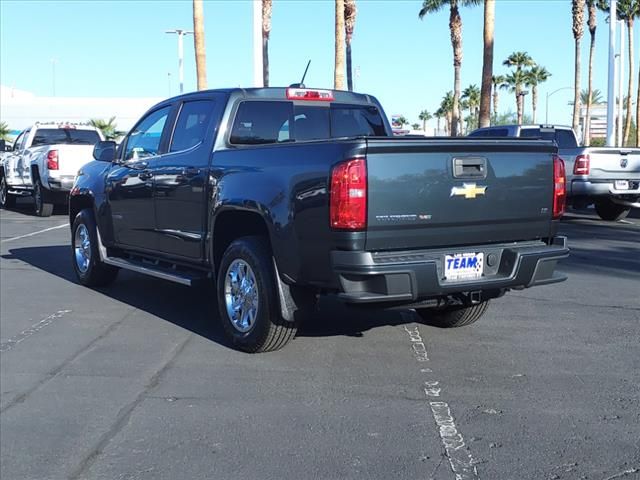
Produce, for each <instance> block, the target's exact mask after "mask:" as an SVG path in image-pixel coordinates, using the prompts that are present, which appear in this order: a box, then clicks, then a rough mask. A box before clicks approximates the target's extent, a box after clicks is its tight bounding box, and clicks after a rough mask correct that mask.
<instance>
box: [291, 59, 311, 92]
mask: <svg viewBox="0 0 640 480" xmlns="http://www.w3.org/2000/svg"><path fill="white" fill-rule="evenodd" d="M309 65H311V60H309V61H308V62H307V68H305V69H304V74H303V75H302V80H300V83H292V84H291V85H289V87H291V88H305V87H304V79H305V78H306V76H307V72H308V71H309Z"/></svg>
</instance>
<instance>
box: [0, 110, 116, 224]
mask: <svg viewBox="0 0 640 480" xmlns="http://www.w3.org/2000/svg"><path fill="white" fill-rule="evenodd" d="M101 140H103V136H102V133H101V132H100V131H99V130H98V129H96V128H94V127H91V126H89V125H74V124H48V123H36V124H35V125H33V126H32V127H30V128H27V129H26V130H24V131H23V132H22V133H20V135H18V137H17V138H16V141H15V143H14V147H13V148H10V151H9V152H7V153H5V155H3V156H2V158H0V206H2V207H12V206H13V205H15V202H16V198H17V197H19V196H33V199H34V203H35V211H36V215H38V216H40V217H48V216H49V215H51V213H52V212H53V207H54V205H55V204H66V203H67V200H68V197H69V190H70V189H71V186H72V185H73V180H74V178H75V176H76V173H77V172H78V170H79V169H80V167H81V166H82V165H84V164H85V163H87V162H88V161H90V160H92V158H93V157H92V152H93V146H94V145H95V144H96V143H97V142H99V141H101Z"/></svg>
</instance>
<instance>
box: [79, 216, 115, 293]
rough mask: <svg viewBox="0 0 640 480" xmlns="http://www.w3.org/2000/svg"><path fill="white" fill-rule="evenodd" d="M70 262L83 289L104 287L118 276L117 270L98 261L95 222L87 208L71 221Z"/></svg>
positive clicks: (98, 253)
mask: <svg viewBox="0 0 640 480" xmlns="http://www.w3.org/2000/svg"><path fill="white" fill-rule="evenodd" d="M71 262H72V264H73V270H74V271H75V272H76V277H77V278H78V283H80V284H81V285H84V286H85V287H104V286H107V285H109V284H110V283H112V282H113V281H114V280H115V279H116V277H117V276H118V268H116V267H113V266H111V265H106V264H104V263H102V262H101V261H100V252H99V251H98V233H97V227H96V222H95V219H94V218H93V212H92V211H91V210H90V209H88V208H85V209H84V210H81V211H80V213H78V215H76V218H75V220H74V221H73V227H72V228H71Z"/></svg>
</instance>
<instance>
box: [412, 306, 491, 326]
mask: <svg viewBox="0 0 640 480" xmlns="http://www.w3.org/2000/svg"><path fill="white" fill-rule="evenodd" d="M488 307H489V300H485V301H484V302H480V303H478V304H476V305H468V306H458V305H455V306H450V307H444V308H442V309H430V308H423V309H416V313H417V314H418V315H419V316H420V317H422V319H423V320H424V321H425V323H427V324H429V325H433V326H435V327H440V328H457V327H464V326H466V325H470V324H472V323H474V322H476V321H477V320H479V319H480V317H482V315H484V312H486V311H487V308H488Z"/></svg>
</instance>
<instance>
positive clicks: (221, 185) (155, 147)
mask: <svg viewBox="0 0 640 480" xmlns="http://www.w3.org/2000/svg"><path fill="white" fill-rule="evenodd" d="M556 152H557V147H556V146H555V144H554V143H553V142H550V141H544V140H521V139H512V140H503V141H500V142H495V141H487V140H482V139H475V138H450V139H424V138H412V137H407V138H394V137H393V135H392V132H391V128H390V126H389V124H388V122H387V120H386V116H385V114H384V112H383V110H382V107H381V106H380V105H379V103H378V101H377V100H376V99H375V98H374V97H372V96H370V95H361V94H356V93H351V92H342V91H331V90H315V89H305V88H288V89H285V88H264V89H247V90H244V89H239V88H238V89H229V90H210V91H204V92H197V93H191V94H187V95H183V96H179V97H175V98H171V99H169V100H166V101H164V102H161V103H159V104H158V105H156V106H154V107H153V108H152V109H151V110H149V111H148V112H147V113H146V114H145V115H144V116H143V117H142V119H141V120H140V121H139V122H138V123H137V124H136V126H135V127H134V128H133V130H131V131H130V132H129V133H128V135H127V136H126V137H125V138H124V140H123V141H122V143H121V145H120V146H119V147H117V148H116V145H115V144H114V143H113V142H100V143H98V144H97V145H96V147H95V149H94V157H95V158H96V160H97V161H95V162H91V163H89V164H87V165H85V166H84V167H82V169H81V171H80V172H79V173H78V177H77V180H76V182H75V185H74V186H73V189H72V190H71V197H70V203H69V219H70V223H71V232H72V234H71V253H72V262H73V268H74V270H75V273H76V276H77V278H78V281H79V282H80V283H81V284H83V285H86V286H90V287H93V286H99V285H101V286H104V285H107V284H109V283H110V282H112V281H113V280H114V279H115V278H116V275H117V273H118V270H119V269H128V270H133V271H136V272H140V273H143V274H147V275H152V276H155V277H159V278H163V279H166V280H171V281H174V282H177V283H181V284H185V285H192V284H194V283H196V282H201V281H207V279H213V280H214V284H215V291H216V295H217V299H218V306H219V315H220V320H221V322H222V326H223V330H224V332H225V333H226V335H227V336H228V337H229V339H230V340H231V341H232V342H233V343H234V344H235V345H236V346H237V347H238V348H239V349H241V350H244V351H248V352H261V351H268V350H275V349H278V348H280V347H282V346H283V345H284V344H286V343H287V342H288V341H289V340H290V339H291V338H292V337H293V336H294V335H295V332H296V327H297V322H298V321H299V319H300V317H301V316H302V315H303V314H304V312H305V311H307V310H308V309H309V308H311V306H312V305H313V304H314V302H315V300H316V299H317V296H318V295H321V294H322V295H334V296H336V297H337V298H338V299H340V300H342V301H343V302H346V303H349V304H351V305H354V306H366V307H375V308H407V309H415V310H416V312H417V313H418V314H419V315H420V316H422V317H423V318H425V319H427V321H429V322H431V323H434V324H437V325H440V326H442V327H459V326H463V325H468V324H470V323H472V322H475V321H476V320H478V318H480V317H481V316H482V315H483V314H484V313H485V311H486V309H487V305H488V304H489V301H490V300H491V299H494V298H497V297H500V296H502V295H503V294H505V292H507V291H508V290H510V289H523V288H527V287H533V286H536V285H546V284H550V283H555V282H560V281H563V280H564V279H565V278H566V277H565V276H564V275H561V274H559V273H556V272H554V270H555V266H556V263H557V262H558V261H559V260H560V259H562V258H565V257H566V256H567V255H568V249H567V245H566V239H565V238H564V237H559V236H556V227H557V223H558V219H559V218H560V216H561V215H562V212H563V208H564V198H565V177H564V167H563V163H562V161H561V160H560V159H559V158H558V157H557V155H556ZM514 157H515V158H518V160H519V161H518V162H516V163H514V162H513V158H514ZM345 321H348V319H345Z"/></svg>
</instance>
